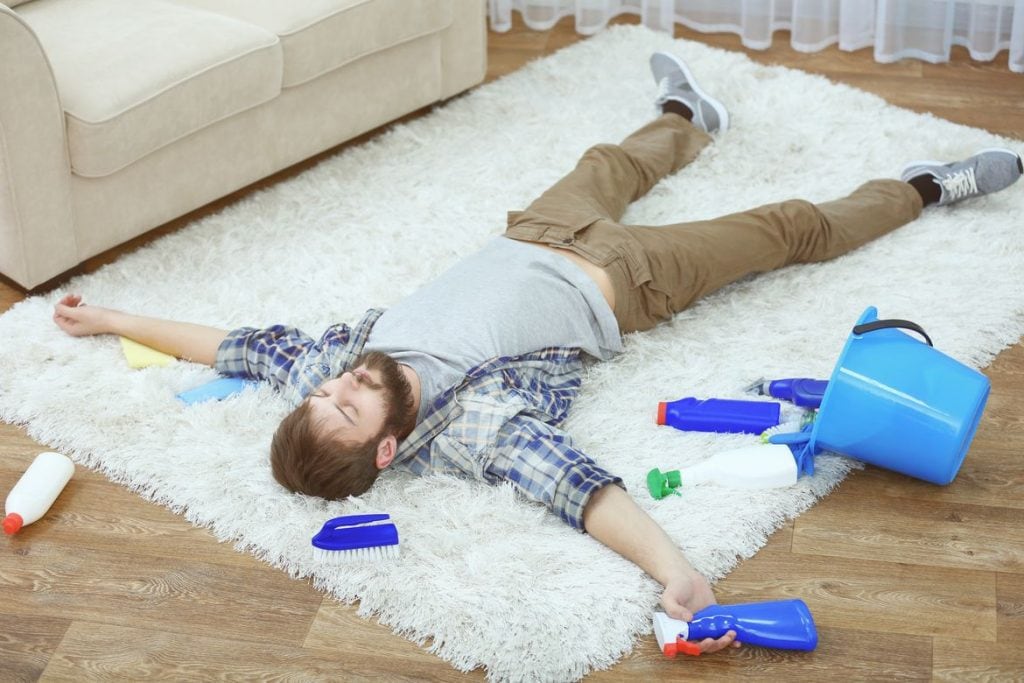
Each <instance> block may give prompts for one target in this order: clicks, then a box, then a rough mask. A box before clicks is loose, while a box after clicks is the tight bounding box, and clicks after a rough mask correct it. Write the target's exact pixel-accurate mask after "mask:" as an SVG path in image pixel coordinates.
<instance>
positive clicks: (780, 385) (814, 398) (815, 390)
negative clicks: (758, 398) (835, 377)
mask: <svg viewBox="0 0 1024 683" xmlns="http://www.w3.org/2000/svg"><path fill="white" fill-rule="evenodd" d="M827 388H828V380H825V379H810V378H808V377H787V378H784V379H773V380H767V379H759V380H757V381H756V382H754V383H753V384H751V385H750V386H749V387H747V391H748V392H750V393H752V394H759V395H762V396H771V397H772V398H780V399H782V400H783V401H789V402H790V403H793V404H795V405H798V406H800V407H801V408H817V407H818V406H820V405H821V399H822V398H823V397H824V396H825V390H826V389H827Z"/></svg>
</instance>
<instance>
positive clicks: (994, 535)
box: [793, 473, 1024, 572]
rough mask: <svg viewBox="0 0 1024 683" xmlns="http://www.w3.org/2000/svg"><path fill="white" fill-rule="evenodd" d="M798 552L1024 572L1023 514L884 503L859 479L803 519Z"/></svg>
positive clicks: (940, 504) (889, 500)
mask: <svg viewBox="0 0 1024 683" xmlns="http://www.w3.org/2000/svg"><path fill="white" fill-rule="evenodd" d="M884 476H892V477H899V476H901V475H895V474H892V475H890V474H886V475H884ZM793 552H794V553H797V554H802V555H822V556H828V557H845V558H851V559H862V560H886V561H889V562H901V563H909V564H916V565H921V566H928V567H951V568H956V569H979V570H988V571H992V570H995V571H1006V572H1024V511H1022V510H1020V509H1019V508H1006V507H994V506H989V505H970V504H964V503H946V502H941V501H932V500H908V499H904V498H894V497H891V496H881V495H878V494H877V493H876V492H875V491H874V489H873V488H872V487H871V481H870V479H869V478H867V477H862V476H860V474H859V473H855V474H854V475H852V476H850V477H849V478H848V479H847V481H846V482H844V483H843V485H842V486H841V487H840V489H839V490H838V491H836V492H835V493H833V494H832V495H831V496H829V499H828V505H818V506H815V507H814V508H812V509H811V510H809V511H808V512H806V513H804V514H803V515H801V516H800V517H799V518H797V520H796V526H795V527H794V532H793Z"/></svg>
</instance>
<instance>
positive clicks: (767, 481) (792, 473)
mask: <svg viewBox="0 0 1024 683" xmlns="http://www.w3.org/2000/svg"><path fill="white" fill-rule="evenodd" d="M798 476H799V472H798V471H797V466H796V458H794V457H793V451H791V450H790V448H789V446H786V445H785V444H758V445H755V446H744V447H743V448H734V449H733V450H730V451H723V452H722V453H716V454H715V455H713V456H711V457H710V458H708V459H707V460H705V461H704V462H700V463H697V464H696V465H692V466H690V467H686V468H683V469H682V470H673V471H671V472H664V473H662V472H661V471H660V470H658V469H657V468H655V469H653V470H651V471H650V472H648V473H647V488H648V490H650V492H651V495H652V496H653V497H654V498H656V499H658V500H660V499H662V498H664V497H665V496H667V495H669V494H672V493H675V494H676V495H679V491H677V490H676V489H677V488H678V487H679V486H681V485H686V486H691V485H693V484H703V483H710V484H717V485H718V486H724V487H727V488H733V489H773V488H781V487H784V486H792V485H793V484H795V483H796V480H797V477H798Z"/></svg>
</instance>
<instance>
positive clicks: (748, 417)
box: [657, 397, 782, 434]
mask: <svg viewBox="0 0 1024 683" xmlns="http://www.w3.org/2000/svg"><path fill="white" fill-rule="evenodd" d="M781 411H782V407H781V406H780V405H779V404H778V403H773V402H770V401H738V400H734V399H725V398H707V399H698V398H693V397H686V398H681V399H679V400H678V401H667V402H666V401H662V402H661V403H659V404H658V418H657V422H658V424H660V425H669V426H670V427H675V428H676V429H680V430H682V431H692V432H739V433H746V434H760V433H761V432H763V431H764V430H766V429H768V428H769V427H774V426H775V425H777V424H779V416H780V414H781Z"/></svg>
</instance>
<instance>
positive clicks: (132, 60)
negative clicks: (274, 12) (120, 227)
mask: <svg viewBox="0 0 1024 683" xmlns="http://www.w3.org/2000/svg"><path fill="white" fill-rule="evenodd" d="M18 12H19V15H20V16H21V17H22V19H23V20H24V21H25V22H26V23H27V24H28V25H29V26H31V27H32V29H33V30H34V31H35V33H36V35H37V36H38V38H39V41H40V43H41V44H42V46H43V49H44V50H45V51H46V55H47V57H48V58H49V60H50V63H51V64H52V66H53V72H54V77H55V78H56V81H57V89H58V92H59V93H60V98H61V102H62V105H63V107H64V112H65V118H66V120H67V128H68V148H69V150H70V156H71V166H72V169H73V170H74V172H75V173H77V174H79V175H82V176H90V177H98V176H105V175H109V174H110V173H113V172H115V171H117V170H119V169H121V168H124V167H125V166H127V165H128V164H131V163H132V162H133V161H136V160H137V159H140V158H141V157H143V156H145V155H146V154H149V153H150V152H152V151H154V150H156V149H159V148H161V147H163V146H165V145H167V144H169V143H171V142H173V141H175V140H177V139H179V138H182V137H184V136H186V135H188V134H189V133H192V132H194V131H196V130H199V129H201V128H203V127H205V126H208V125H209V124H211V123H213V122H215V121H218V120H220V119H223V118H226V117H228V116H231V115H232V114H235V113H237V112H240V111H243V110H245V109H249V108H251V107H254V106H256V105H258V104H261V103H262V102H266V101H267V100H270V99H273V98H274V97H276V96H277V95H278V94H279V93H280V91H281V70H282V57H281V46H280V41H279V40H278V38H277V36H276V35H274V34H273V33H271V32H269V31H266V30H264V29H262V28H260V27H258V26H254V25H252V24H247V23H245V22H242V21H238V20H236V19H231V18H229V17H225V16H223V15H219V14H214V13H210V12H202V11H198V10H195V9H191V8H188V7H181V6H178V5H173V4H169V3H166V2H162V1H161V0H35V1H34V2H30V3H28V4H26V5H25V6H24V7H21V8H19V10H18Z"/></svg>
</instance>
